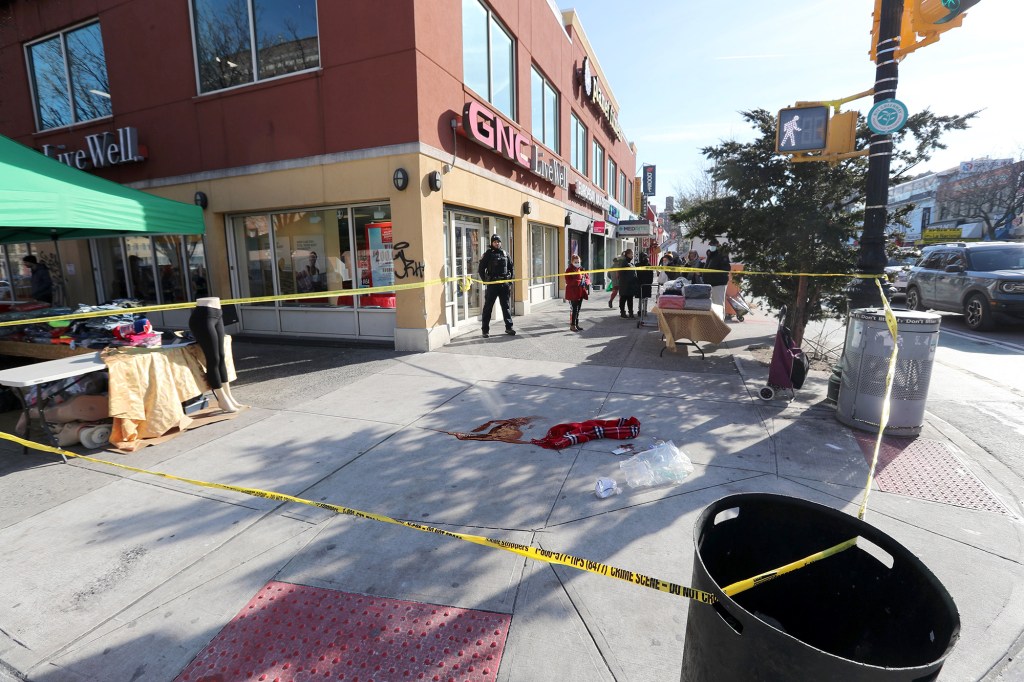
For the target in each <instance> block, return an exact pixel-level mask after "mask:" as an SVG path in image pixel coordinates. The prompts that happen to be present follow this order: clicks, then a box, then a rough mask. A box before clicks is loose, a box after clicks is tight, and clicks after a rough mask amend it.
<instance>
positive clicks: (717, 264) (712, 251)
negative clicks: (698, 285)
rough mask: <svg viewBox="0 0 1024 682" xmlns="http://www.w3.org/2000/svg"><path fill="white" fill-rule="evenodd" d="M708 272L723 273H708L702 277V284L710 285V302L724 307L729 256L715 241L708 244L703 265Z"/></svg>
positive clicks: (727, 282)
mask: <svg viewBox="0 0 1024 682" xmlns="http://www.w3.org/2000/svg"><path fill="white" fill-rule="evenodd" d="M704 267H706V268H707V269H708V270H722V271H723V272H709V273H707V274H705V275H703V278H704V284H710V285H711V302H712V303H714V304H715V305H720V306H724V305H725V288H726V287H727V286H728V284H729V269H730V268H729V254H727V253H726V251H725V247H723V246H721V245H720V244H719V243H718V242H717V241H714V240H712V242H711V243H710V244H708V257H707V262H706V263H705V264H704Z"/></svg>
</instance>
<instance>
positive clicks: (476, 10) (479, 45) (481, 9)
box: [462, 0, 515, 118]
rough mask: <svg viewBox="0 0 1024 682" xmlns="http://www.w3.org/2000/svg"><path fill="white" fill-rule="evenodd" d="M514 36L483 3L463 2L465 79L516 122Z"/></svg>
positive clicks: (465, 0) (463, 62)
mask: <svg viewBox="0 0 1024 682" xmlns="http://www.w3.org/2000/svg"><path fill="white" fill-rule="evenodd" d="M514 59H515V51H514V48H513V42H512V36H511V35H509V33H508V31H506V30H505V29H504V28H503V27H502V25H501V23H500V22H499V21H498V20H497V18H496V17H495V16H494V15H493V14H491V11H490V10H489V9H488V8H487V7H486V6H485V5H484V4H483V3H482V2H480V0H462V70H463V75H462V79H463V81H464V82H465V83H466V85H468V86H469V87H471V88H473V90H475V91H476V92H477V93H479V94H480V95H481V96H483V97H484V98H485V99H486V100H487V101H488V102H490V103H491V104H493V105H494V106H495V107H496V108H497V109H498V111H500V112H501V113H503V114H505V115H506V116H508V117H509V118H515V89H514V87H513V83H514V74H513V61H514Z"/></svg>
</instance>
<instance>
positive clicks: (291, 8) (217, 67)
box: [192, 0, 320, 92]
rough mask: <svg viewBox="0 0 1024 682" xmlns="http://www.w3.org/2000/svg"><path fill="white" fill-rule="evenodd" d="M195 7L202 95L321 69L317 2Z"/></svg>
mask: <svg viewBox="0 0 1024 682" xmlns="http://www.w3.org/2000/svg"><path fill="white" fill-rule="evenodd" d="M192 6H193V17H194V21H195V36H196V60H197V61H198V63H199V90H200V92H212V91H214V90H221V89H224V88H230V87H233V86H236V85H242V84H244V83H251V82H253V81H257V80H263V79H266V78H273V77H275V76H281V75H284V74H289V73H295V72H297V71H304V70H307V69H314V68H317V67H318V66H320V44H319V37H318V29H317V16H316V1H315V0H193V4H192ZM253 34H255V38H256V44H255V48H254V46H253V43H252V38H251V36H252V35H253ZM254 63H255V64H256V67H255V68H254V66H253V64H254Z"/></svg>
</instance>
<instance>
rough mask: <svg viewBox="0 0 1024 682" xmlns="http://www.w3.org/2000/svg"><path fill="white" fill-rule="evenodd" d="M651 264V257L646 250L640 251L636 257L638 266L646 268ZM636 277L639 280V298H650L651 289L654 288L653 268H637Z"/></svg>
mask: <svg viewBox="0 0 1024 682" xmlns="http://www.w3.org/2000/svg"><path fill="white" fill-rule="evenodd" d="M650 265H651V259H650V257H649V256H648V255H647V252H646V251H641V252H640V253H639V254H637V257H636V266H637V267H638V268H647V267H650ZM636 278H637V281H638V282H639V284H640V286H639V293H638V296H639V298H641V299H643V298H650V297H651V290H652V289H653V288H654V270H637V272H636Z"/></svg>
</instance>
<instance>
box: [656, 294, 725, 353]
mask: <svg viewBox="0 0 1024 682" xmlns="http://www.w3.org/2000/svg"><path fill="white" fill-rule="evenodd" d="M651 312H653V313H654V314H655V315H657V317H658V328H659V329H660V330H661V333H662V335H663V336H664V337H665V348H662V349H661V353H659V355H662V354H664V352H665V350H666V349H668V350H671V351H673V352H675V351H676V350H677V349H678V348H679V347H680V346H681V347H682V351H683V355H686V354H687V350H688V347H689V346H693V347H694V348H696V349H697V351H698V352H699V353H700V356H701V357H702V358H703V357H704V351H703V350H702V349H701V347H700V346H699V345H698V342H699V341H707V342H710V343H720V342H721V341H722V340H723V339H725V337H726V336H728V335H729V332H730V331H732V330H731V329H730V328H729V325H727V324H726V323H725V322H724V321H723V320H722V308H721V306H717V305H714V304H712V306H711V310H685V309H684V310H673V309H662V308H657V307H656V308H654V310H652V311H651Z"/></svg>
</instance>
